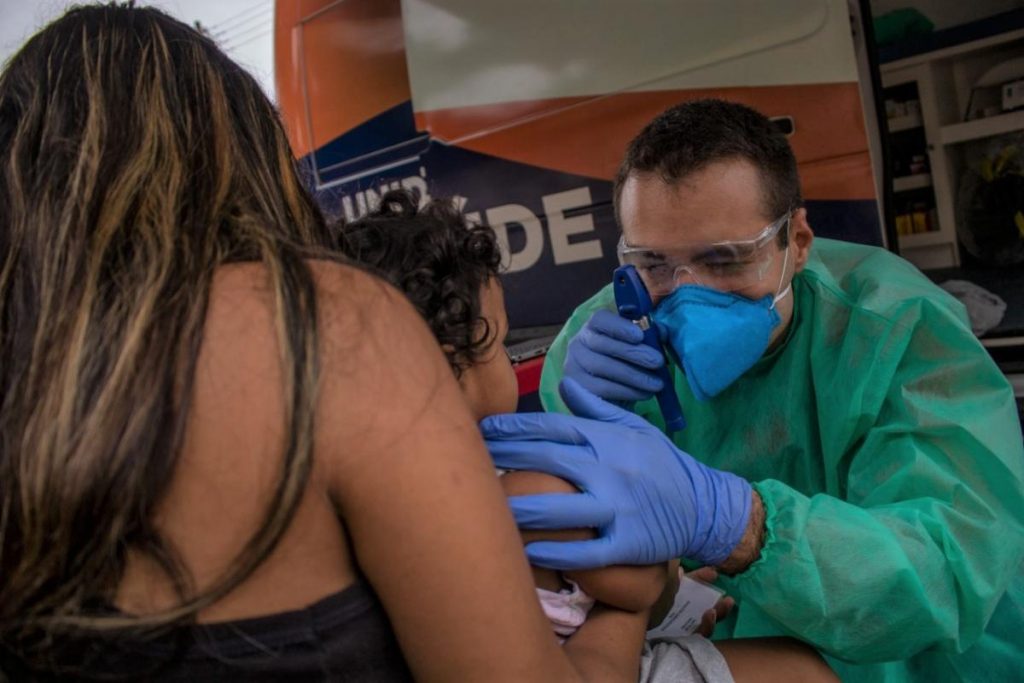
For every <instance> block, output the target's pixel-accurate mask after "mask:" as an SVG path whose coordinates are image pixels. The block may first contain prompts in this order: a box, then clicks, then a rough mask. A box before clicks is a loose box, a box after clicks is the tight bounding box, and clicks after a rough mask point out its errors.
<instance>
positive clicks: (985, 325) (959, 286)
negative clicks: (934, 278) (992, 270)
mask: <svg viewBox="0 0 1024 683" xmlns="http://www.w3.org/2000/svg"><path fill="white" fill-rule="evenodd" d="M939 287H942V288H943V289H944V290H946V291H947V292H949V293H950V294H952V295H953V296H955V297H956V298H957V299H958V300H959V301H960V303H962V304H963V305H964V306H966V307H967V317H968V318H970V320H971V330H972V331H973V332H974V336H976V337H980V336H981V335H983V334H985V333H986V332H988V331H989V330H991V329H992V328H993V327H995V326H996V325H998V324H999V323H1000V322H1001V321H1002V319H1003V314H1005V313H1006V302H1005V301H1003V300H1002V299H1001V298H999V297H998V296H996V295H995V294H993V293H992V292H990V291H988V290H987V289H985V288H983V287H979V286H978V285H976V284H974V283H973V282H968V281H967V280H946V281H945V282H943V283H942V284H941V285H939Z"/></svg>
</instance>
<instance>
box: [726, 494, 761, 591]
mask: <svg viewBox="0 0 1024 683" xmlns="http://www.w3.org/2000/svg"><path fill="white" fill-rule="evenodd" d="M764 525H765V513H764V503H763V502H762V501H761V496H760V495H759V494H758V492H757V491H753V492H752V493H751V501H750V519H749V520H748V521H747V530H746V531H745V532H744V533H743V538H741V539H740V542H739V543H738V544H736V547H735V548H734V549H733V551H732V553H731V554H730V555H729V557H727V558H726V559H725V562H723V563H722V564H720V565H718V570H719V571H721V572H722V573H724V574H728V575H730V576H733V575H736V574H739V573H740V572H743V571H744V570H746V568H747V567H749V566H750V565H752V564H753V563H754V562H756V561H757V558H759V557H761V548H763V547H764V534H765V530H764Z"/></svg>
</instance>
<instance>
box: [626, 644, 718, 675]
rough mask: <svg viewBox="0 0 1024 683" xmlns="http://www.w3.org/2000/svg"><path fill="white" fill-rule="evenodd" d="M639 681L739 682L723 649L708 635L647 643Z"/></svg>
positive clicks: (642, 658) (642, 657)
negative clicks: (720, 650) (728, 663)
mask: <svg viewBox="0 0 1024 683" xmlns="http://www.w3.org/2000/svg"><path fill="white" fill-rule="evenodd" d="M638 681H639V683H735V681H733V678H732V674H731V673H730V672H729V667H728V665H726V663H725V658H724V657H722V653H721V652H719V651H718V649H717V648H715V646H714V645H712V644H711V641H710V640H708V639H707V638H705V637H704V636H682V637H681V638H656V639H653V640H648V641H647V642H645V643H644V653H643V655H642V656H641V658H640V678H639V679H638Z"/></svg>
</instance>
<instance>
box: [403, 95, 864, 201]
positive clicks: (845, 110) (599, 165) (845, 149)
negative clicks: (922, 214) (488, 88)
mask: <svg viewBox="0 0 1024 683" xmlns="http://www.w3.org/2000/svg"><path fill="white" fill-rule="evenodd" d="M700 97H721V98H724V99H728V100H732V101H734V102H741V103H743V104H746V105H748V106H751V107H754V108H755V109H758V110H759V111H761V112H763V113H764V114H766V115H768V116H792V117H793V120H794V122H795V125H796V132H795V134H794V135H793V136H792V137H790V144H791V145H792V146H793V151H794V153H795V154H796V157H797V162H798V163H800V164H808V163H811V162H815V161H819V160H822V159H829V158H834V157H847V156H851V155H857V154H864V155H866V154H867V136H866V134H865V132H864V121H863V119H862V114H861V105H860V93H859V91H858V86H857V84H856V83H837V84H831V83H829V84H816V85H785V86H766V87H744V88H717V89H702V90H674V91H653V92H631V93H619V94H615V95H610V96H607V97H597V98H588V97H576V98H559V99H552V100H544V101H533V102H515V103H509V104H504V105H484V106H479V107H465V108H460V109H446V110H438V111H431V112H420V113H419V114H418V115H417V122H418V124H419V125H420V126H421V127H422V128H425V129H427V130H429V131H430V133H431V134H432V135H434V136H436V137H440V138H442V139H446V140H450V141H454V142H456V143H457V144H458V145H459V146H461V147H465V148H467V149H472V150H474V151H477V152H482V153H484V154H489V155H492V156H497V157H502V158H506V159H510V160H513V161H518V162H522V163H526V164H533V165H536V166H542V167H546V168H551V169H555V170H559V171H564V172H566V173H573V174H576V175H583V176H589V177H593V178H605V179H611V178H612V177H614V174H615V171H616V169H617V168H618V165H619V163H620V161H621V160H622V154H623V152H624V150H625V148H626V145H627V144H628V143H629V141H630V140H631V139H632V138H633V137H634V136H635V135H636V134H637V133H638V132H639V131H640V129H641V128H643V126H644V125H646V124H647V123H648V122H649V121H650V120H651V119H652V118H654V117H655V116H657V115H658V114H659V113H661V112H662V111H664V110H665V109H666V108H668V107H670V106H672V105H674V104H677V103H679V102H681V101H683V100H688V99H696V98H700ZM544 112H549V113H547V114H545V113H544ZM531 117H532V118H531ZM522 119H525V120H522ZM516 121H519V122H518V123H516ZM510 124H511V125H510ZM503 126H504V127H503ZM492 129H498V130H494V132H487V131H489V130H492ZM481 133H482V134H481ZM467 136H472V137H467ZM463 138H465V139H463ZM865 158H866V156H865ZM843 168H844V169H845V168H846V165H845V164H844V165H843ZM866 173H867V176H868V177H870V174H871V168H870V165H868V166H867V167H866ZM858 177H859V176H858ZM833 185H837V184H835V183H833ZM815 186H817V185H815ZM851 191H853V192H855V194H857V196H859V197H862V198H867V197H873V196H874V190H873V184H871V183H867V184H864V183H862V182H859V181H858V183H857V185H856V187H855V188H853V189H850V190H844V196H843V197H836V198H848V197H846V196H845V195H848V194H850V192H851ZM863 192H867V194H866V195H865V194H861V193H863Z"/></svg>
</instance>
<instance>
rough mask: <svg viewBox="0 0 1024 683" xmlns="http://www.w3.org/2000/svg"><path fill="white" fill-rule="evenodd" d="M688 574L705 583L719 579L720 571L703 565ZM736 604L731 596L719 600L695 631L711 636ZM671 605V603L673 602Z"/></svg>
mask: <svg viewBox="0 0 1024 683" xmlns="http://www.w3.org/2000/svg"><path fill="white" fill-rule="evenodd" d="M680 571H682V570H680ZM686 575H687V576H689V577H690V578H691V579H697V580H698V581H704V582H705V583H714V582H715V581H716V580H717V579H718V571H716V570H715V568H714V567H701V568H700V569H694V570H693V571H692V572H687V574H686ZM677 585H678V582H677ZM735 604H736V601H735V600H734V599H733V598H731V597H729V596H726V597H724V598H722V599H721V600H719V601H718V603H717V604H716V605H715V607H714V609H709V610H708V611H707V612H705V613H704V616H703V618H702V619H701V620H700V626H698V627H697V630H696V631H695V633H699V634H700V635H702V636H704V637H705V638H710V637H711V634H712V633H713V632H714V630H715V625H716V624H717V623H718V622H719V621H721V620H722V619H725V618H726V617H727V616H728V615H729V612H730V611H731V610H732V608H733V606H734V605H735ZM669 605H671V602H670V603H669Z"/></svg>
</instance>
